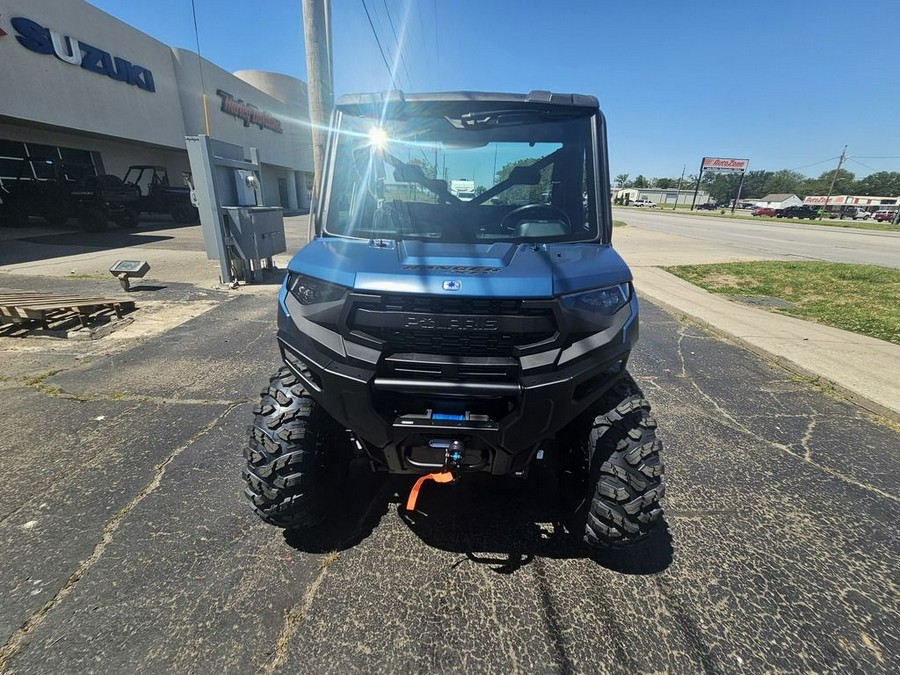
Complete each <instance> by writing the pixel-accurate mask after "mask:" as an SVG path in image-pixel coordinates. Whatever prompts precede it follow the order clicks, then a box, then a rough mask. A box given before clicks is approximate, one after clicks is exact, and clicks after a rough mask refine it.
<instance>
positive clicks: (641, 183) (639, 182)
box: [631, 174, 650, 188]
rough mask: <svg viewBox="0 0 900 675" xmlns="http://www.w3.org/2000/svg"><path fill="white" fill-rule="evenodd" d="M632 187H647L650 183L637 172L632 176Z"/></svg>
mask: <svg viewBox="0 0 900 675" xmlns="http://www.w3.org/2000/svg"><path fill="white" fill-rule="evenodd" d="M631 185H632V187H636V188H648V187H650V183H648V182H647V179H646V178H644V177H643V176H642V175H641V174H638V175H637V176H635V178H634V182H633V183H632V184H631Z"/></svg>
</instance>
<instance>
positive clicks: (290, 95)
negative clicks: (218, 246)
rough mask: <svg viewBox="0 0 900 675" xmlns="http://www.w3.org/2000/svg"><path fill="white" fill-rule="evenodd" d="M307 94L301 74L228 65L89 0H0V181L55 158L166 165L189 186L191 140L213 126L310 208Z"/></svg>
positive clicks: (273, 198) (276, 185) (268, 178)
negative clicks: (25, 161)
mask: <svg viewBox="0 0 900 675" xmlns="http://www.w3.org/2000/svg"><path fill="white" fill-rule="evenodd" d="M204 98H205V99H206V106H204ZM307 100H308V99H307V90H306V84H305V83H304V82H302V81H300V80H298V79H295V78H293V77H288V76H287V75H281V74H277V73H269V72H262V71H256V70H241V71H237V72H235V73H233V74H232V73H229V72H227V71H225V70H223V69H221V68H219V67H218V66H216V65H215V64H213V63H210V62H209V61H206V60H204V59H201V58H199V57H198V55H197V54H196V53H194V52H191V51H189V50H185V49H178V48H174V47H169V46H167V45H164V44H162V43H161V42H159V41H157V40H155V39H154V38H152V37H150V36H149V35H147V34H145V33H142V32H141V31H139V30H137V29H136V28H133V27H131V26H129V25H128V24H126V23H123V22H122V21H119V20H118V19H115V18H114V17H112V16H110V15H109V14H106V13H105V12H103V11H101V10H99V9H97V8H96V7H94V6H93V5H90V4H88V3H87V2H84V1H83V0H66V1H65V2H34V1H33V0H5V1H4V2H3V3H2V4H0V181H2V180H4V179H6V180H9V179H10V178H14V177H15V176H16V175H17V173H18V172H19V170H20V169H21V167H22V162H21V161H19V160H21V158H23V157H36V158H40V159H46V158H47V157H54V158H61V159H62V160H64V161H65V162H68V163H72V164H90V165H93V167H94V170H95V171H96V172H97V173H101V174H103V173H105V174H114V175H117V176H119V177H123V176H124V175H125V173H126V171H127V169H128V167H129V166H131V165H136V164H151V165H160V166H165V167H166V168H167V169H168V172H169V180H170V182H171V183H172V184H173V185H175V184H181V182H182V179H183V177H184V176H185V175H186V174H187V173H188V172H189V170H190V167H189V163H188V156H187V151H186V149H185V143H184V137H185V136H195V135H198V134H204V133H207V129H208V133H209V135H211V136H213V137H214V138H218V139H220V140H223V141H228V142H230V143H235V144H238V145H241V146H243V147H244V148H245V151H246V152H247V153H248V154H247V155H246V156H248V157H249V148H250V147H255V148H257V149H258V150H259V159H260V163H261V166H262V171H261V176H260V178H261V183H262V188H263V201H264V202H265V204H266V205H272V206H282V207H284V208H285V209H305V208H307V207H308V205H309V190H310V188H311V186H312V171H313V162H312V144H311V138H310V132H309V112H308V103H307ZM29 166H31V167H33V166H34V163H29ZM38 166H39V165H38ZM29 170H31V171H39V168H38V169H35V168H32V169H29Z"/></svg>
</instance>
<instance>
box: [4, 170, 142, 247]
mask: <svg viewBox="0 0 900 675" xmlns="http://www.w3.org/2000/svg"><path fill="white" fill-rule="evenodd" d="M137 199H138V193H137V190H136V189H135V188H134V187H130V186H127V185H125V184H124V183H123V182H122V181H121V180H120V179H119V178H118V177H116V176H110V175H100V176H98V175H95V174H94V168H93V167H90V166H83V165H78V164H71V163H68V162H63V161H61V160H59V159H34V158H28V159H22V160H21V161H20V164H19V170H18V172H17V174H16V177H15V178H14V179H13V180H5V181H4V182H3V203H4V206H5V210H6V212H7V218H6V219H5V224H6V225H9V226H12V227H24V226H25V225H27V224H28V217H29V216H39V217H41V218H43V219H44V220H46V221H47V222H48V223H50V224H51V225H63V224H64V223H66V221H68V220H69V219H70V218H77V219H78V224H79V225H80V226H81V227H82V228H83V229H85V230H87V231H89V232H99V231H102V230H105V229H106V227H107V223H108V221H109V220H112V221H114V222H115V223H116V224H117V225H118V226H119V227H122V228H125V229H132V228H134V227H137V218H138V214H137V211H136V210H135V208H134V207H135V205H136V203H137Z"/></svg>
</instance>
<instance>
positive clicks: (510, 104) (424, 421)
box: [244, 91, 663, 547]
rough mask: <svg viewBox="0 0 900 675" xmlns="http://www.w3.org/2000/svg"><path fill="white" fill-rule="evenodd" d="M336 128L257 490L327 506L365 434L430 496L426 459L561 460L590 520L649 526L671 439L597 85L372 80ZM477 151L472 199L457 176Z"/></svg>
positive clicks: (269, 504)
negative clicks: (650, 361) (643, 367)
mask: <svg viewBox="0 0 900 675" xmlns="http://www.w3.org/2000/svg"><path fill="white" fill-rule="evenodd" d="M332 129H333V131H332V132H331V134H332V135H331V139H330V143H329V151H328V156H327V159H326V163H325V166H326V168H325V171H324V178H323V181H322V188H321V194H320V199H319V201H318V207H317V209H316V210H315V211H314V213H312V214H311V217H312V218H313V222H314V225H315V231H316V237H315V239H314V240H313V241H312V242H310V243H309V244H308V245H307V246H305V247H304V248H303V249H302V250H301V251H300V252H299V253H297V254H296V255H295V256H294V258H293V260H291V262H290V265H289V268H288V274H287V276H286V279H285V282H284V285H283V287H282V289H281V291H280V293H279V295H278V302H277V305H278V333H277V339H278V344H279V347H280V349H281V354H282V357H283V360H284V366H283V367H282V368H281V369H280V370H279V371H278V372H277V373H276V374H275V375H274V376H273V377H272V378H271V379H270V381H269V386H268V388H267V389H266V390H265V391H264V392H263V393H262V397H261V401H260V403H259V405H258V406H257V407H256V409H255V418H254V422H253V425H252V427H251V429H250V440H249V444H248V446H247V448H246V450H245V457H246V460H247V463H246V469H245V471H244V478H245V480H246V495H247V497H248V498H249V499H250V501H251V502H252V506H253V509H254V510H255V512H256V513H257V514H258V515H259V516H260V517H261V518H262V519H263V520H265V521H266V522H268V523H271V524H273V525H277V526H279V527H284V528H307V527H311V526H314V525H317V524H319V523H320V522H321V521H322V519H323V518H324V516H325V514H326V513H327V512H328V509H329V506H330V505H331V503H332V500H333V499H335V498H336V497H337V496H338V495H340V494H341V490H342V487H341V486H342V482H343V480H344V477H345V475H346V467H347V464H348V462H349V461H350V460H351V459H352V458H353V457H354V456H356V455H363V456H364V457H366V458H368V459H369V461H370V464H371V466H372V467H373V468H374V469H376V470H379V471H387V472H390V473H392V474H409V475H412V476H419V480H418V481H417V483H416V486H415V488H414V489H413V491H412V493H411V495H410V499H409V502H408V503H407V508H409V509H414V508H415V502H416V497H417V494H418V488H419V487H420V486H421V484H422V481H424V480H426V479H429V478H430V479H433V480H435V481H437V482H440V483H445V482H452V481H458V480H465V477H466V475H467V474H472V473H475V472H483V473H489V474H493V475H494V476H514V477H518V478H525V477H526V476H527V475H528V473H529V471H531V470H532V468H533V467H534V465H535V463H537V462H544V463H547V464H549V465H552V466H556V467H558V471H559V477H560V480H561V486H563V490H562V492H561V493H562V494H563V495H564V497H566V501H567V506H568V508H569V510H568V511H567V512H566V519H567V523H568V525H569V527H570V529H571V530H572V531H573V532H574V533H575V534H576V535H577V536H578V537H579V538H582V539H583V540H584V541H585V542H587V543H588V544H589V545H591V546H595V547H602V546H610V545H622V544H626V543H632V542H636V541H639V540H641V539H642V538H644V537H645V536H646V535H647V534H648V533H649V532H650V531H651V529H652V528H653V527H654V525H656V524H657V523H658V522H659V521H660V520H661V516H662V509H661V506H660V500H661V498H662V497H663V484H662V473H663V464H662V461H661V460H660V450H661V447H662V446H661V443H660V441H659V440H658V439H657V437H656V422H655V421H654V418H653V417H652V416H651V415H650V404H649V403H648V402H647V399H646V398H645V397H644V395H643V393H642V392H641V389H640V388H639V386H638V385H637V383H636V382H635V381H634V379H633V378H632V377H631V376H630V375H629V373H628V371H627V369H626V365H627V363H628V358H629V354H630V352H631V349H632V347H633V346H634V344H635V342H636V340H637V337H638V301H637V297H636V295H635V292H634V288H633V285H632V276H631V273H630V271H629V269H628V267H627V266H626V264H625V262H624V261H623V260H622V258H621V257H620V256H619V255H618V253H616V251H615V250H614V249H613V248H612V246H611V244H610V239H611V235H612V216H611V210H610V203H609V195H608V188H607V186H608V185H609V184H610V181H609V169H608V166H607V151H606V126H605V121H604V118H603V115H602V114H601V112H600V110H599V108H598V104H597V100H596V99H595V98H594V97H592V96H583V95H577V94H551V93H549V92H540V91H535V92H531V93H530V94H527V95H514V94H493V93H473V92H459V93H442V94H407V95H403V94H402V93H400V92H391V93H390V94H384V95H377V94H365V95H354V96H345V97H343V98H341V99H340V101H339V102H338V105H337V106H336V112H335V114H334V117H333V120H332ZM495 158H499V159H495ZM495 164H496V168H495ZM445 166H446V167H447V171H446V172H444V171H443V168H441V169H440V170H438V167H445ZM463 172H465V175H472V176H474V177H475V178H476V180H477V184H478V185H479V186H480V187H479V190H476V192H477V194H476V195H475V196H474V197H473V198H472V199H468V200H463V199H460V198H459V197H458V196H456V195H454V194H452V192H451V191H450V190H449V188H448V183H447V181H446V180H442V179H440V178H438V177H437V176H438V175H446V174H449V175H456V174H462V173H463ZM550 460H552V461H550Z"/></svg>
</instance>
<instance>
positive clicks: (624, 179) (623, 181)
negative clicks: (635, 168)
mask: <svg viewBox="0 0 900 675" xmlns="http://www.w3.org/2000/svg"><path fill="white" fill-rule="evenodd" d="M628 186H629V184H628V174H627V173H620V174H619V175H618V176H616V187H618V188H625V187H628Z"/></svg>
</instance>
